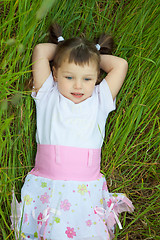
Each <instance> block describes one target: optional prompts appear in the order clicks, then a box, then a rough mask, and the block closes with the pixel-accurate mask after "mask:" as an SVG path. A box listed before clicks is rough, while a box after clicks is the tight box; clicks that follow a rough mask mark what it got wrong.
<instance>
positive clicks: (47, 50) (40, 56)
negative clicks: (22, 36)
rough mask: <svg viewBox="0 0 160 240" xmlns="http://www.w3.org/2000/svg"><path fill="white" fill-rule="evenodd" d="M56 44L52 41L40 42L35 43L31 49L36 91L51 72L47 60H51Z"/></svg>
mask: <svg viewBox="0 0 160 240" xmlns="http://www.w3.org/2000/svg"><path fill="white" fill-rule="evenodd" d="M56 46H57V45H56V44H53V43H41V44H38V45H36V46H35V48H34V50H33V55H32V63H33V64H32V73H33V81H34V87H35V91H36V92H38V90H39V89H40V88H41V86H42V85H43V83H44V82H45V80H46V79H47V78H48V76H49V75H50V73H51V69H50V64H49V61H51V60H53V57H54V53H55V50H56Z"/></svg>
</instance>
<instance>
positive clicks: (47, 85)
mask: <svg viewBox="0 0 160 240" xmlns="http://www.w3.org/2000/svg"><path fill="white" fill-rule="evenodd" d="M53 87H54V79H53V76H52V73H50V75H49V77H48V78H47V79H46V81H45V82H44V83H43V85H42V87H41V88H40V89H39V91H38V93H37V94H36V92H34V91H33V92H32V94H31V96H32V97H33V99H34V100H35V102H37V101H38V102H39V101H41V99H43V98H44V97H45V96H46V95H48V94H49V93H50V92H51V91H52V89H53ZM33 88H34V87H33Z"/></svg>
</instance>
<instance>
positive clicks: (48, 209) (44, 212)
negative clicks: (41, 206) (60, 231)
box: [32, 207, 61, 239]
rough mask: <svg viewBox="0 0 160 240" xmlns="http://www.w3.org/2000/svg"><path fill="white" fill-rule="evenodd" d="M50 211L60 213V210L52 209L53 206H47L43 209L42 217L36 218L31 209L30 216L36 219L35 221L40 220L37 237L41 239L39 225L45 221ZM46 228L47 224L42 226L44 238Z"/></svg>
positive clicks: (39, 226)
mask: <svg viewBox="0 0 160 240" xmlns="http://www.w3.org/2000/svg"><path fill="white" fill-rule="evenodd" d="M50 213H53V214H56V215H61V212H60V211H59V210H57V209H54V208H49V207H47V208H46V209H45V210H44V211H43V214H42V216H43V218H42V219H38V218H36V216H35V210H33V211H32V216H33V218H34V219H35V220H36V221H37V222H41V224H38V238H39V239H41V237H40V230H41V227H42V223H43V222H47V220H48V218H49V216H50ZM46 228H47V224H46V225H45V228H44V233H43V238H44V239H46V238H45V232H46Z"/></svg>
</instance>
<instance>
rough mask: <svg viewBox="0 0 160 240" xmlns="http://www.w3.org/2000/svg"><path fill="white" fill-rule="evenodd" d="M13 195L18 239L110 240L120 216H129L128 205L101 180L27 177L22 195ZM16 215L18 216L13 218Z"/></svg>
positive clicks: (14, 222) (126, 201)
mask: <svg viewBox="0 0 160 240" xmlns="http://www.w3.org/2000/svg"><path fill="white" fill-rule="evenodd" d="M21 198H22V202H21V203H18V202H17V200H16V199H15V197H14V195H13V200H12V216H11V220H12V228H13V229H14V230H15V234H16V235H17V239H19V236H20V237H21V238H20V239H29V240H37V239H41V237H43V239H47V240H51V239H52V240H62V239H63V240H68V239H73V240H74V239H75V240H87V239H88V240H91V239H93V240H96V239H97V240H110V239H112V238H113V237H114V234H113V231H112V230H113V228H114V226H115V224H118V225H119V227H120V228H121V224H120V221H119V219H118V215H119V213H121V212H124V211H129V212H132V211H133V210H134V207H133V205H132V203H131V201H130V200H129V199H128V198H127V197H126V196H125V195H124V194H121V193H109V192H108V188H107V184H106V180H105V178H104V176H103V175H102V177H100V178H99V179H97V180H93V181H64V180H51V179H48V178H44V177H39V176H38V177H37V176H35V175H32V174H28V175H27V177H26V179H25V183H24V185H23V188H22V191H21ZM16 215H17V216H16Z"/></svg>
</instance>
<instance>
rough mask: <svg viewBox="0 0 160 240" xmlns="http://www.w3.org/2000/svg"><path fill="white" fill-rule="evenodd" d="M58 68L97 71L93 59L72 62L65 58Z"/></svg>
mask: <svg viewBox="0 0 160 240" xmlns="http://www.w3.org/2000/svg"><path fill="white" fill-rule="evenodd" d="M60 69H61V70H63V71H86V72H87V71H88V72H93V73H95V72H97V64H96V62H95V61H89V62H87V63H83V64H82V63H81V64H78V63H75V62H74V61H73V62H69V60H68V59H65V60H64V61H63V62H62V63H61V65H60Z"/></svg>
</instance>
